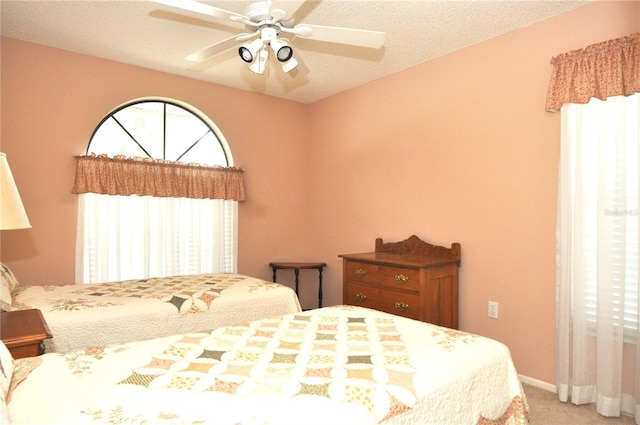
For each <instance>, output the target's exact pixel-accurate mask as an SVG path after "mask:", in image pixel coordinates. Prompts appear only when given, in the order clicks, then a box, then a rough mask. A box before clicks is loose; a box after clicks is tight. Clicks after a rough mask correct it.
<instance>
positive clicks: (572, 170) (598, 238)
mask: <svg viewBox="0 0 640 425" xmlns="http://www.w3.org/2000/svg"><path fill="white" fill-rule="evenodd" d="M561 122H562V136H561V159H560V183H559V195H558V196H559V197H558V221H557V282H556V283H557V387H558V393H559V397H560V399H561V400H563V401H567V400H571V401H572V402H573V403H576V404H583V403H596V406H597V411H598V412H599V413H600V414H602V415H605V416H618V415H619V414H620V413H621V411H622V412H626V413H628V414H631V415H633V416H634V417H635V421H636V423H637V424H640V366H639V363H640V331H639V329H640V322H639V319H638V311H639V310H640V301H639V300H638V292H639V291H640V285H639V283H638V242H639V239H640V237H639V234H638V222H639V220H640V213H639V204H638V199H639V197H640V196H639V191H638V180H639V175H638V169H639V168H640V154H639V152H638V147H639V145H640V136H639V133H640V95H639V94H634V95H631V96H627V97H624V96H615V97H610V98H608V99H607V100H606V101H601V100H597V99H592V100H591V101H590V102H589V103H588V104H573V103H565V104H564V105H563V106H562V109H561Z"/></svg>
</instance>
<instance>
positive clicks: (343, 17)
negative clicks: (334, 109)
mask: <svg viewBox="0 0 640 425" xmlns="http://www.w3.org/2000/svg"><path fill="white" fill-rule="evenodd" d="M591 1H594V0H587V1H573V0H535V1H525V0H500V1H489V0H474V1H462V0H449V1H437V0H413V1H402V0H383V1H373V0H349V1H347V0H324V1H307V2H306V3H305V4H304V5H303V6H302V7H301V8H300V9H299V10H298V13H297V14H296V16H295V18H296V23H309V24H318V25H329V26H337V27H348V28H357V29H367V30H376V31H384V32H385V33H386V41H385V46H384V47H383V48H381V49H368V48H359V47H354V46H348V45H343V44H337V43H327V42H320V41H313V40H307V39H304V38H302V37H295V38H294V39H293V43H292V44H293V46H294V48H295V49H296V52H297V54H298V55H299V56H300V57H301V58H302V59H303V61H304V63H305V64H306V65H307V67H308V68H309V70H310V72H309V73H308V74H307V75H305V76H304V77H299V78H292V77H291V76H290V75H289V74H285V73H283V72H282V71H281V69H280V67H279V66H277V64H274V63H273V59H272V58H270V64H271V66H270V67H268V70H267V72H266V73H265V75H262V76H261V75H257V74H254V73H252V72H251V71H249V69H248V68H247V66H246V65H245V64H244V62H242V61H241V60H240V59H239V58H238V56H237V51H236V49H230V50H229V51H226V52H224V53H222V54H220V55H218V56H215V57H214V58H212V59H209V60H207V61H205V62H202V63H194V62H190V61H187V60H186V59H185V56H187V55H188V54H191V53H193V52H195V51H197V50H199V49H201V48H203V47H206V46H208V45H210V44H213V43H215V42H216V41H219V40H222V39H225V38H228V37H230V36H232V35H233V34H236V33H240V32H245V28H244V26H243V25H242V24H239V23H235V22H231V21H228V22H221V21H220V20H216V19H215V18H210V17H207V16H204V15H199V14H196V13H192V12H181V11H179V10H178V9H175V8H171V7H169V6H164V5H162V4H158V3H154V2H151V1H147V0H135V1H122V0H119V1H115V0H88V1H87V0H75V1H64V0H62V1H61V0H55V1H46V0H45V1H43V0H38V1H33V0H31V1H25V0H1V2H0V7H1V10H0V17H1V26H0V28H1V31H2V35H3V36H7V37H12V38H16V39H19V40H24V41H29V42H33V43H38V44H43V45H46V46H51V47H56V48H60V49H64V50H70V51H73V52H78V53H83V54H87V55H91V56H96V57H100V58H105V59H110V60H114V61H119V62H124V63H128V64H132V65H138V66H141V67H145V68H150V69H155V70H160V71H164V72H168V73H172V74H178V75H183V76H186V77H190V78H195V79H199V80H204V81H209V82H213V83H217V84H222V85H225V86H230V87H235V88H238V89H242V90H249V91H253V92H258V93H263V94H267V95H271V96H277V97H281V98H285V99H290V100H294V101H297V102H302V103H312V102H315V101H317V100H320V99H323V98H325V97H328V96H331V95H333V94H336V93H339V92H341V91H344V90H348V89H350V88H353V87H357V86H359V85H361V84H364V83H366V82H368V81H372V80H375V79H378V78H381V77H383V76H385V75H388V74H392V73H395V72H398V71H401V70H403V69H407V68H410V67H412V66H415V65H418V64H420V63H423V62H426V61H428V60H431V59H434V58H436V57H439V56H442V55H445V54H447V53H450V52H453V51H456V50H459V49H462V48H464V47H467V46H470V45H473V44H475V43H478V42H481V41H484V40H487V39H489V38H492V37H495V36H498V35H500V34H504V33H507V32H509V31H513V30H515V29H518V28H522V27H525V26H528V25H531V24H533V23H535V22H539V21H542V20H544V19H547V18H550V17H553V16H555V15H559V14H561V13H565V12H568V11H570V10H572V9H575V8H577V7H580V6H583V5H585V4H588V3H590V2H591ZM203 3H207V4H209V5H212V6H216V7H220V8H223V9H227V10H230V11H232V12H236V13H240V14H245V13H246V8H247V5H249V4H251V3H253V2H252V1H246V0H218V1H203Z"/></svg>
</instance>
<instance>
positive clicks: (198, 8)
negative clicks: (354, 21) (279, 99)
mask: <svg viewBox="0 0 640 425" xmlns="http://www.w3.org/2000/svg"><path fill="white" fill-rule="evenodd" d="M151 1H154V2H156V3H161V4H165V5H168V6H172V7H176V8H179V9H182V10H187V11H190V12H195V13H200V14H204V15H207V16H210V17H212V18H217V19H230V20H231V21H233V22H238V23H242V24H244V25H245V26H246V27H247V28H248V29H249V30H250V31H251V33H242V34H236V35H235V36H232V37H230V38H227V39H225V40H222V41H219V42H217V43H214V44H212V45H210V46H207V47H205V48H203V49H201V50H199V51H197V52H195V53H193V54H191V55H189V56H187V59H188V60H194V61H198V62H199V61H203V60H206V59H208V58H210V57H212V56H215V55H217V54H220V53H222V52H224V51H226V50H228V49H230V48H232V47H234V46H237V44H238V43H244V44H242V45H241V46H240V47H239V48H238V55H239V56H240V58H241V59H242V60H243V61H244V62H246V63H247V64H248V65H249V69H250V70H251V71H252V72H254V73H256V74H264V71H265V69H266V66H267V60H268V58H269V48H271V50H272V51H273V54H274V56H275V58H276V59H277V60H278V61H279V62H280V63H281V64H282V70H283V72H285V73H288V72H290V71H291V70H293V69H294V68H296V67H298V66H299V65H300V66H299V70H297V71H296V73H295V74H296V75H295V76H301V75H304V74H305V73H306V72H308V69H307V68H306V66H304V64H303V63H302V60H301V59H300V57H299V55H294V49H293V47H292V46H291V41H290V40H288V39H286V38H280V37H279V35H280V33H286V34H292V35H293V36H298V37H305V38H309V39H311V40H317V41H328V42H332V43H342V44H350V45H355V46H360V47H367V48H380V47H382V46H383V45H384V36H385V34H384V33H383V32H380V31H367V30H358V29H350V28H338V27H328V26H321V25H310V24H300V25H295V26H293V22H294V20H293V17H294V15H295V13H296V11H297V10H298V9H299V8H300V6H302V4H303V3H304V2H305V0H266V1H258V2H256V3H252V4H250V5H249V7H247V11H246V16H245V15H240V14H238V13H235V12H230V11H228V10H224V9H220V8H217V7H214V6H209V5H206V4H203V3H199V2H198V1H196V0H151ZM257 36H259V37H260V38H257V39H255V40H253V41H252V42H250V43H245V42H246V41H248V40H249V39H251V38H253V37H257ZM300 69H301V70H300ZM292 74H293V73H292Z"/></svg>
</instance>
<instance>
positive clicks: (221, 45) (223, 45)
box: [186, 34, 246, 62]
mask: <svg viewBox="0 0 640 425" xmlns="http://www.w3.org/2000/svg"><path fill="white" fill-rule="evenodd" d="M245 35H246V34H239V35H234V36H233V37H229V38H227V39H224V40H222V41H219V42H217V43H215V44H212V45H210V46H207V47H205V48H203V49H200V50H198V51H197V52H195V53H192V54H190V55H189V56H187V57H186V59H187V60H190V61H193V62H202V61H203V60H205V59H209V58H210V57H211V56H215V55H217V54H218V53H222V52H224V51H226V50H229V49H231V48H232V47H235V46H237V45H238V44H239V43H241V42H242V39H243V36H245ZM238 37H240V38H241V40H238Z"/></svg>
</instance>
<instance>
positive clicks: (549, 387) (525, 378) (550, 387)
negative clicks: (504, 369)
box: [518, 375, 557, 393]
mask: <svg viewBox="0 0 640 425" xmlns="http://www.w3.org/2000/svg"><path fill="white" fill-rule="evenodd" d="M518 377H519V378H520V382H522V383H523V384H528V385H531V386H533V387H536V388H540V389H542V390H545V391H551V392H552V393H555V392H557V390H556V386H555V385H553V384H550V383H548V382H544V381H540V380H539V379H534V378H529V377H528V376H524V375H518Z"/></svg>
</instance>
